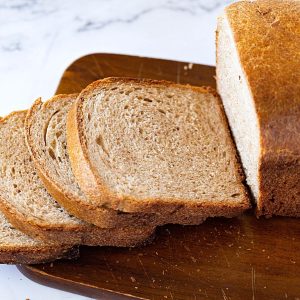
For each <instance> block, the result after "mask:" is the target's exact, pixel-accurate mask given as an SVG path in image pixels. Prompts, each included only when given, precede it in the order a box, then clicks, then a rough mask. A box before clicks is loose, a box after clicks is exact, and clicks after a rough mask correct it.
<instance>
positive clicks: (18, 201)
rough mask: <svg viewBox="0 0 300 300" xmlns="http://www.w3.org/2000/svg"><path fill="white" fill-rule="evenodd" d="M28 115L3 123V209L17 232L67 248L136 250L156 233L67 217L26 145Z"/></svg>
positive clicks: (0, 132)
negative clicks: (80, 245) (135, 248)
mask: <svg viewBox="0 0 300 300" xmlns="http://www.w3.org/2000/svg"><path fill="white" fill-rule="evenodd" d="M25 117H26V111H21V112H15V113H12V114H10V115H9V116H7V117H6V118H4V119H2V120H1V121H0V166H1V169H0V170H1V172H0V178H1V179H0V199H1V201H0V209H1V210H2V212H3V213H4V214H5V216H6V217H7V219H8V220H9V221H10V223H12V224H13V225H14V226H15V227H16V228H18V229H20V230H21V231H23V232H25V233H27V234H28V235H30V236H32V237H35V238H40V239H42V240H47V241H48V240H52V241H56V242H60V243H64V244H85V245H101V246H134V245H136V244H139V243H141V242H143V241H145V240H146V239H147V238H149V236H151V234H152V233H153V231H154V229H153V227H151V226H148V227H146V226H145V227H143V228H129V227H128V228H113V229H101V228H99V227H96V226H93V225H90V224H88V223H85V222H83V221H81V220H79V219H77V218H76V217H74V216H71V215H70V214H68V212H67V211H65V210H64V209H63V208H62V207H61V206H59V204H58V203H57V202H56V201H55V200H54V199H53V198H52V197H51V196H50V195H49V194H48V192H47V191H46V189H45V188H44V186H43V184H42V182H41V180H40V179H39V177H38V174H37V172H36V169H35V167H34V163H33V161H32V159H31V156H30V154H29V151H28V148H27V145H26V142H25V127H24V122H25Z"/></svg>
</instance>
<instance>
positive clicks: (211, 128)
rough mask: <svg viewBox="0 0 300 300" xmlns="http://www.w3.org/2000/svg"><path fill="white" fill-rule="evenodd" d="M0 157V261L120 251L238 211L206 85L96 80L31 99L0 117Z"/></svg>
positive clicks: (233, 157) (218, 118)
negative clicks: (160, 229) (162, 229)
mask: <svg viewBox="0 0 300 300" xmlns="http://www.w3.org/2000/svg"><path fill="white" fill-rule="evenodd" d="M0 161H1V180H0V199H1V201H0V210H1V211H2V213H3V216H2V219H3V229H2V236H3V237H1V241H2V239H3V242H1V249H0V253H1V256H0V257H1V261H2V262H14V263H29V262H30V263H35V262H41V261H47V260H51V259H53V258H55V257H65V256H68V255H69V254H71V255H73V256H74V255H75V254H76V252H75V251H74V246H76V245H94V246H118V247H132V246H136V245H140V244H143V243H145V242H147V241H149V239H151V237H152V236H153V234H154V231H155V228H156V227H157V226H159V225H164V224H168V223H173V224H183V225H185V224H189V225H192V224H200V223H202V222H203V221H204V220H205V219H206V218H208V217H214V216H224V217H233V216H236V215H239V214H241V213H242V212H243V211H244V210H245V209H247V208H248V207H249V199H248V196H247V193H246V189H245V186H244V184H243V175H242V173H241V168H240V165H239V163H238V160H237V152H236V150H235V147H234V144H233V141H232V139H231V136H230V132H229V129H228V125H227V121H226V118H225V114H224V111H223V108H222V105H221V101H220V98H219V97H218V96H217V94H216V93H215V92H214V91H213V90H211V89H206V88H199V87H191V86H184V85H179V84H173V83H169V82H163V81H153V80H136V79H128V78H127V79H125V78H108V79H103V80H99V81H96V82H94V83H92V84H91V85H89V86H88V87H87V88H86V89H84V90H83V91H82V92H81V93H80V94H79V95H76V94H72V95H57V96H55V97H53V98H52V99H50V100H48V101H46V102H45V103H43V102H42V101H41V100H40V99H38V100H37V101H35V103H34V104H33V106H32V107H31V108H30V109H29V110H28V111H20V112H14V113H12V114H10V115H9V116H7V117H6V118H4V119H2V120H1V122H0ZM10 224H11V225H10ZM2 245H3V246H2ZM52 248H53V249H55V251H52V250H51V249H52ZM33 253H36V255H33Z"/></svg>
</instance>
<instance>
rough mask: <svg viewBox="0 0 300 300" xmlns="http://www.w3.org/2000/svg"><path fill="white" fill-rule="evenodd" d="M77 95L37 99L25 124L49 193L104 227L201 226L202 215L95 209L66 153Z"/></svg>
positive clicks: (27, 136) (27, 135)
mask: <svg viewBox="0 0 300 300" xmlns="http://www.w3.org/2000/svg"><path fill="white" fill-rule="evenodd" d="M76 97H77V95H76V94H73V95H57V96H54V97H53V98H51V99H50V100H48V101H47V102H45V103H42V101H41V99H38V100H37V101H36V102H35V103H34V104H33V106H32V108H31V109H30V111H29V113H28V115H27V118H26V121H25V124H26V125H25V127H26V139H27V144H28V147H29V150H30V153H31V156H32V158H33V161H34V163H35V166H36V168H37V170H38V172H39V175H40V178H41V179H42V180H43V183H44V184H45V186H46V188H47V190H48V192H49V193H50V194H51V195H52V196H53V197H54V198H55V199H57V201H58V202H59V203H60V204H61V205H62V206H63V207H65V208H66V209H67V210H68V211H69V212H71V213H72V214H73V215H75V216H77V217H79V218H81V219H83V220H85V221H87V222H89V223H93V224H95V225H97V226H99V227H102V228H114V227H127V226H134V227H143V226H149V224H152V225H153V227H154V226H155V225H161V224H165V223H173V222H175V223H176V222H177V223H178V222H179V223H181V224H186V225H187V224H189V225H191V224H200V223H201V222H203V221H204V220H205V218H203V215H201V216H197V215H196V216H187V215H182V216H179V215H176V214H174V215H171V216H164V215H157V214H149V213H148V214H147V213H125V212H121V211H117V210H113V209H110V208H104V207H101V206H98V207H97V208H96V209H93V205H92V204H91V201H89V200H88V199H87V198H86V197H85V195H84V194H83V193H82V191H81V190H80V188H79V186H78V184H77V183H76V180H75V177H74V175H73V172H72V169H71V165H70V161H69V156H68V153H67V150H66V147H67V145H66V118H67V114H68V112H69V110H70V108H71V106H72V104H73V103H74V102H75V100H76Z"/></svg>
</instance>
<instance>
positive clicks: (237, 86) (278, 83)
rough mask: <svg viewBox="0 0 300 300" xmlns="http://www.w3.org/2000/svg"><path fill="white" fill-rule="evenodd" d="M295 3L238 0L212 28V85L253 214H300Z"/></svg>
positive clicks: (299, 18)
mask: <svg viewBox="0 0 300 300" xmlns="http://www.w3.org/2000/svg"><path fill="white" fill-rule="evenodd" d="M299 70H300V2H299V1H291V0H290V1H286V0H257V1H240V2H237V3H234V4H232V5H230V6H229V7H227V8H226V10H225V12H224V14H223V15H222V16H220V18H219V21H218V29H217V86H218V91H219V93H220V95H221V97H222V100H223V104H224V107H225V111H226V114H227V117H228V120H229V123H230V126H231V130H232V133H233V136H234V138H235V141H236V145H237V148H238V151H239V153H240V157H241V160H242V163H243V166H244V170H245V173H246V176H247V182H248V184H249V186H250V188H251V191H252V194H253V196H254V197H255V199H256V201H257V215H266V216H272V215H284V216H298V217H299V216H300V184H299V182H300V147H299V145H300V72H299Z"/></svg>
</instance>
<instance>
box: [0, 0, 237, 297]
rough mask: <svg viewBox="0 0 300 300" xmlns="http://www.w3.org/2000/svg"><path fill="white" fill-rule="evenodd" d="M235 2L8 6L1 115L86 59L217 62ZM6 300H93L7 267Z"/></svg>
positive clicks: (0, 282)
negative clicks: (221, 27) (111, 56)
mask: <svg viewBox="0 0 300 300" xmlns="http://www.w3.org/2000/svg"><path fill="white" fill-rule="evenodd" d="M231 2H234V1H231V0H151V1H147V0H144V1H142V0H127V1H125V0H89V1H85V0H64V1H61V0H0V83H1V84H0V86H1V89H0V115H1V116H4V115H6V114H8V113H9V112H11V111H13V110H19V109H26V108H28V107H29V106H30V105H31V104H32V102H33V101H34V99H36V98H37V97H42V98H43V99H45V100H46V99H47V98H49V97H51V96H52V95H53V93H54V92H55V89H56V87H57V85H58V82H59V79H60V76H61V74H62V73H63V71H64V70H65V68H66V67H67V66H68V65H69V64H70V63H72V62H73V61H74V60H75V59H77V58H79V57H80V56H83V55H86V54H89V53H94V52H105V53H120V54H131V55H141V56H148V57H156V58H166V59H173V60H181V61H186V62H193V63H202V64H209V65H214V64H215V28H216V19H217V16H218V15H219V14H220V12H221V11H222V9H223V8H224V6H225V5H227V4H229V3H231ZM0 295H1V299H6V300H10V299H24V300H25V299H26V298H28V299H30V300H36V299H43V300H47V299H51V300H53V299H76V300H77V299H85V298H84V297H80V296H77V295H73V294H69V293H65V292H61V291H58V290H54V289H50V288H47V287H43V286H41V285H38V284H36V283H33V282H31V281H30V280H28V279H26V278H25V277H24V276H22V275H21V274H20V273H19V272H18V270H17V269H16V267H15V266H0Z"/></svg>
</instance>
